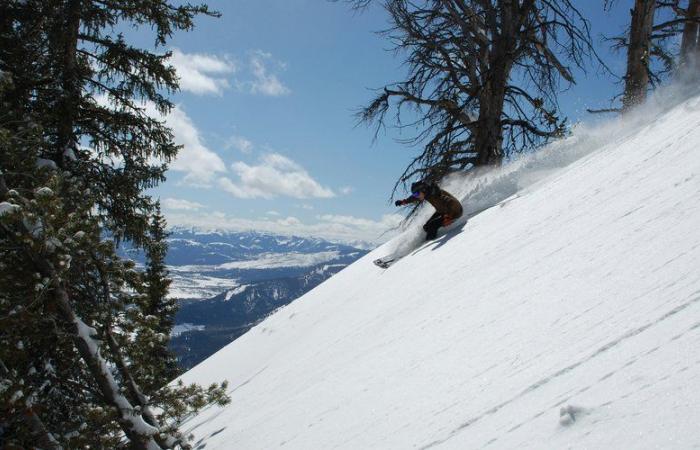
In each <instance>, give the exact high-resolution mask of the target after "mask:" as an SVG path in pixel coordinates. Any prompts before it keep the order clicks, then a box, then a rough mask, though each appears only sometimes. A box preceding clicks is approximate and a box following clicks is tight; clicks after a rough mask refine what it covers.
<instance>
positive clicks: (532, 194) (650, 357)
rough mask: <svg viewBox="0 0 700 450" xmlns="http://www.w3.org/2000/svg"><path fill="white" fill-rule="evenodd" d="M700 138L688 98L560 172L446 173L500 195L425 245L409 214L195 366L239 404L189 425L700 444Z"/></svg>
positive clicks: (538, 166) (379, 442)
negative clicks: (407, 222)
mask: <svg viewBox="0 0 700 450" xmlns="http://www.w3.org/2000/svg"><path fill="white" fill-rule="evenodd" d="M661 106H664V105H661ZM698 144H700V98H692V99H690V100H687V101H685V102H683V103H680V104H679V105H678V106H676V107H673V108H671V107H668V106H667V105H666V107H662V108H657V109H648V110H646V111H642V112H640V113H639V114H637V115H636V116H635V115H633V116H630V118H629V119H627V120H626V122H623V123H614V124H612V125H611V124H604V125H602V126H600V127H599V128H597V129H588V130H583V131H582V132H581V134H580V135H577V136H574V137H573V138H570V139H568V140H565V141H564V142H560V143H557V144H554V145H553V146H550V148H548V149H545V151H546V152H550V153H551V154H550V156H551V157H553V158H554V159H555V160H556V161H555V162H554V163H552V164H550V163H547V164H550V167H547V165H546V164H544V163H539V162H537V161H534V159H536V158H538V157H539V156H536V157H533V158H534V159H528V160H523V161H521V162H518V163H517V164H516V165H515V166H513V167H504V168H503V169H502V170H500V171H496V172H493V173H487V174H485V175H484V177H482V178H481V179H480V180H481V181H478V180H477V181H468V182H467V181H464V180H459V179H455V180H451V181H450V180H448V189H452V190H453V191H455V192H458V194H459V195H461V196H462V197H463V198H465V199H466V200H465V208H466V209H467V214H469V211H472V212H473V211H477V210H478V209H479V208H482V209H483V207H485V206H488V205H489V204H491V205H493V204H497V203H499V206H497V207H494V208H490V209H486V210H485V211H483V212H482V213H480V214H478V215H476V216H474V217H471V218H470V219H469V220H466V221H463V223H462V224H460V225H459V226H456V227H454V228H453V229H452V230H451V231H448V233H447V234H445V235H444V236H442V237H440V238H438V239H437V240H436V241H435V242H431V243H427V244H422V245H419V240H418V239H419V238H420V233H419V231H420V230H419V226H418V224H419V223H420V222H417V223H416V224H414V225H411V226H409V229H407V230H406V231H405V232H404V234H403V235H402V236H399V237H398V238H396V239H395V240H392V241H390V242H389V243H387V244H385V245H384V246H383V247H380V248H379V249H377V250H375V251H373V252H372V253H370V254H368V255H367V256H365V257H364V258H362V259H361V260H359V261H358V262H356V263H355V264H353V265H351V266H349V267H348V268H346V269H345V270H343V271H342V272H340V273H339V274H337V275H335V276H334V277H333V278H331V279H330V280H328V281H327V282H325V283H323V284H322V285H320V286H319V287H317V288H316V289H314V290H312V291H311V292H309V293H307V294H306V295H305V296H303V297H302V298H301V299H299V300H297V301H295V302H294V303H292V304H290V305H289V306H287V307H285V308H281V309H280V310H279V311H278V312H277V313H275V314H273V315H272V316H271V317H269V318H268V319H266V320H265V321H263V322H262V323H261V324H259V325H258V326H257V327H255V328H253V329H252V330H251V331H250V332H248V333H247V334H246V335H244V336H242V337H241V338H239V339H238V340H236V341H235V342H233V343H232V344H230V345H229V346H227V347H225V348H224V349H222V350H221V351H219V352H218V353H216V354H215V355H213V356H212V357H211V358H209V359H208V360H206V361H204V362H203V363H202V364H200V365H199V366H197V367H195V368H194V369H192V370H191V371H189V372H188V373H187V374H185V375H184V376H183V377H182V378H183V380H184V381H185V382H193V381H196V382H199V383H201V384H208V383H210V382H213V381H220V380H222V379H228V380H229V381H230V382H231V389H230V394H231V397H232V403H231V404H230V405H228V406H226V407H223V408H220V407H209V408H206V409H205V410H203V411H201V412H200V413H199V415H197V416H195V417H193V418H192V419H191V420H189V421H188V422H187V423H186V424H185V425H184V426H183V430H184V431H186V432H192V433H193V434H194V435H195V448H197V449H204V448H206V449H207V450H211V449H229V448H246V449H268V448H277V447H283V448H297V449H308V448H324V449H326V448H328V449H330V448H345V449H357V448H381V449H393V448H397V449H403V448H416V449H434V448H455V449H464V448H469V449H471V448H533V449H541V448H635V449H647V448H648V449H651V448H700V427H698V426H697V423H700V410H699V409H698V407H697V405H698V404H699V403H700V385H699V383H700V381H699V380H700V271H699V270H698V269H697V268H698V267H700V232H699V231H698V226H699V225H700V146H699V145H698ZM557 148H558V149H559V151H561V152H563V153H565V154H557V152H556V151H555V150H556V149H557ZM484 180H486V184H487V185H488V186H491V187H492V188H493V189H492V190H491V191H490V192H482V191H480V190H479V186H478V184H479V182H481V183H483V182H484ZM523 180H524V181H523ZM450 183H452V184H450ZM460 183H462V184H460ZM514 186H515V187H514ZM460 189H461V190H460ZM481 189H486V188H483V186H482V188H481ZM470 200H471V203H470ZM469 208H472V209H471V210H470V209H469ZM427 213H428V212H423V213H422V214H427ZM419 220H420V218H419ZM411 246H413V247H411ZM397 249H399V250H401V249H403V250H408V251H407V253H406V255H407V256H406V257H405V258H403V259H401V260H400V261H397V262H396V263H395V264H394V265H392V266H391V267H390V268H389V269H387V270H385V271H384V270H381V269H378V268H377V267H375V266H374V265H373V264H372V261H373V260H374V259H376V258H378V257H380V256H385V255H386V254H388V253H390V252H395V251H397Z"/></svg>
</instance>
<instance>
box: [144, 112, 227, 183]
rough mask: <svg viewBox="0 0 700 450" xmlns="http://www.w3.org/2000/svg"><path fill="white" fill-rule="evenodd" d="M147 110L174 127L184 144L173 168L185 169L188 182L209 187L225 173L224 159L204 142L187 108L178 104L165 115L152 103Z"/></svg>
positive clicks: (172, 164)
mask: <svg viewBox="0 0 700 450" xmlns="http://www.w3.org/2000/svg"><path fill="white" fill-rule="evenodd" d="M146 113H147V114H149V115H150V116H152V117H155V118H158V119H160V120H165V123H166V125H167V126H168V127H170V128H172V130H173V133H174V135H175V142H176V143H177V144H179V145H182V148H181V149H180V151H179V152H178V154H177V158H176V159H175V160H174V161H173V162H172V163H171V164H170V169H171V170H174V171H178V172H185V179H184V181H185V183H186V184H190V185H193V186H199V187H209V186H210V184H211V181H212V179H213V178H214V177H215V176H216V174H217V173H223V172H226V164H224V161H223V160H222V159H221V158H220V157H219V155H217V154H216V153H214V152H213V151H212V150H210V149H209V148H208V147H207V146H206V145H204V143H203V142H202V138H201V137H200V135H199V130H198V129H197V127H196V126H195V125H194V123H192V119H190V117H189V116H188V115H187V114H186V113H185V111H184V110H183V109H182V108H181V107H180V106H179V105H176V106H175V107H174V108H173V109H172V111H170V114H168V115H167V116H165V117H163V116H162V115H161V114H160V113H158V111H157V110H156V108H155V106H154V105H153V104H151V103H149V104H147V105H146Z"/></svg>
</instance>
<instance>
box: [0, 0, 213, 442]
mask: <svg viewBox="0 0 700 450" xmlns="http://www.w3.org/2000/svg"><path fill="white" fill-rule="evenodd" d="M200 13H202V14H212V13H210V12H209V11H208V9H207V8H206V6H190V5H184V6H174V5H172V4H171V3H170V2H169V1H165V0H137V1H131V2H98V1H93V0H51V1H44V0H26V1H6V2H2V3H0V104H1V105H2V109H1V110H0V149H2V151H0V375H2V377H1V380H0V446H2V447H4V448H13V447H14V448H31V447H34V446H37V445H40V446H41V447H45V448H61V447H63V448H87V447H90V448H123V447H130V448H174V447H178V446H179V447H183V448H187V447H188V445H187V444H186V439H185V437H183V436H182V435H181V434H180V432H179V431H178V428H179V424H180V423H181V421H182V420H183V418H184V417H185V416H186V415H187V414H189V413H191V412H192V411H194V410H196V409H198V408H201V407H202V406H204V405H205V404H206V403H207V402H211V401H215V402H219V403H225V402H226V401H227V397H226V395H225V389H226V384H225V383H223V384H221V385H212V386H210V387H208V388H207V389H202V388H200V387H197V386H194V385H192V386H184V385H182V383H176V384H168V385H165V384H164V383H166V382H167V381H169V380H170V379H171V377H172V375H174V373H173V372H172V369H173V365H172V358H171V355H169V354H165V353H163V349H167V347H166V346H167V336H168V334H169V327H170V326H171V325H172V314H174V311H173V310H172V308H171V306H172V305H169V304H168V301H167V300H166V297H165V295H166V292H167V286H168V281H167V279H166V276H167V273H166V271H165V270H164V266H163V258H164V255H165V251H166V248H165V247H164V237H165V236H164V234H163V226H164V224H163V220H162V217H160V214H159V212H158V209H157V205H156V203H155V202H154V201H153V200H152V199H151V198H150V197H148V196H147V195H145V194H144V192H143V190H144V189H146V188H149V187H152V186H154V185H156V184H157V183H158V182H159V181H161V180H162V179H163V178H164V173H165V170H166V168H167V162H168V161H169V160H170V159H172V158H173V157H174V156H175V155H176V152H177V149H178V147H177V146H176V145H175V144H174V143H173V141H172V132H171V130H169V129H168V128H167V127H165V126H164V124H163V123H161V122H159V121H158V120H156V119H154V118H152V117H151V116H149V115H148V114H147V112H146V109H147V107H148V108H154V109H156V110H159V111H161V112H167V111H168V110H169V108H170V107H171V106H172V105H171V103H170V102H169V101H168V100H167V98H166V97H165V95H167V93H168V92H172V91H174V90H175V89H177V78H176V74H175V72H174V69H173V68H172V67H170V66H168V65H167V57H168V54H167V52H166V53H160V54H158V53H154V52H151V51H148V50H144V49H139V48H136V47H134V46H131V45H130V44H128V42H127V40H126V39H125V38H124V36H122V35H118V34H117V35H115V32H114V29H115V28H116V27H117V26H121V25H124V24H126V25H128V24H132V25H148V26H152V27H153V29H154V31H155V35H156V45H157V46H162V45H164V44H165V43H166V40H167V38H168V37H169V36H170V35H171V34H172V33H173V32H174V31H177V30H187V29H190V28H191V27H192V25H193V18H194V16H195V15H197V14H200ZM154 159H158V160H160V161H161V162H160V163H158V164H153V163H152V161H153V160H154ZM149 224H150V227H149ZM106 231H108V232H109V234H110V235H111V236H113V238H114V239H116V240H121V239H129V240H131V241H133V242H134V243H135V244H136V245H137V246H140V247H141V248H144V249H145V250H146V251H147V253H148V254H149V261H150V262H149V267H148V269H147V271H146V272H145V273H141V272H139V271H137V270H136V269H135V266H134V263H133V262H131V261H124V260H122V259H120V258H119V257H118V256H117V254H116V251H115V247H116V245H115V242H114V241H113V240H112V239H106V238H105V237H104V236H105V232H106ZM154 313H155V314H160V316H158V315H155V314H154ZM147 355H148V356H147ZM159 355H160V356H159ZM161 356H162V358H161ZM163 377H165V378H163Z"/></svg>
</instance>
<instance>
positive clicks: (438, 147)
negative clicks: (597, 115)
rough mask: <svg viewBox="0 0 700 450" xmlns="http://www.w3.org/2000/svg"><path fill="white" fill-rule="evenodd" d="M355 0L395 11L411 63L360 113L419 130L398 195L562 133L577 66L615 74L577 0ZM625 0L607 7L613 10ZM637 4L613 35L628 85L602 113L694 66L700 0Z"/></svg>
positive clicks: (394, 25)
mask: <svg viewBox="0 0 700 450" xmlns="http://www.w3.org/2000/svg"><path fill="white" fill-rule="evenodd" d="M346 1H347V2H348V3H349V4H350V5H351V6H352V7H353V8H354V9H357V10H360V11H361V10H364V9H366V8H369V7H372V6H374V5H375V4H376V5H379V6H381V7H383V8H384V9H385V10H386V12H387V13H388V16H389V21H390V26H389V28H388V29H386V30H384V31H382V34H383V35H384V36H385V37H386V38H387V39H388V40H389V42H391V44H392V50H393V51H394V52H395V53H396V54H398V55H401V56H402V57H403V58H404V63H405V66H406V67H407V68H408V70H407V74H406V77H405V78H404V79H403V81H400V82H395V83H391V84H388V85H386V86H384V87H383V88H381V89H379V90H377V95H376V97H375V98H373V99H372V100H371V101H370V102H369V103H368V104H367V105H365V106H364V107H362V109H361V110H360V111H359V113H358V117H359V121H360V123H366V124H368V125H374V126H376V130H377V132H379V131H380V130H381V129H383V128H385V127H386V126H387V125H391V126H396V127H398V128H400V129H402V130H404V129H417V130H418V131H417V133H415V134H414V135H413V136H412V137H410V138H408V139H403V140H402V142H404V143H407V144H411V145H413V146H416V147H418V148H419V149H420V151H419V152H418V154H417V155H416V156H415V157H414V158H413V160H412V161H411V162H410V164H409V165H408V166H407V167H406V169H405V171H404V172H403V173H402V175H401V176H400V177H399V179H398V181H397V183H396V185H395V187H394V193H395V192H396V190H397V189H398V188H399V187H401V186H406V185H407V184H408V183H410V182H411V181H412V180H415V179H416V178H422V179H428V180H432V181H439V180H441V179H442V178H444V177H445V176H446V175H448V174H450V173H452V172H455V171H465V170H469V169H471V168H473V167H478V166H489V165H498V164H500V163H501V162H502V161H504V159H507V158H509V157H511V156H513V155H515V154H517V153H521V152H525V151H530V150H532V149H533V148H536V147H538V146H540V145H542V144H544V143H546V142H548V141H550V140H551V139H553V138H557V137H560V136H563V135H564V133H565V132H566V130H567V124H566V118H565V117H562V112H561V109H560V107H559V103H558V94H559V93H560V92H561V91H562V89H564V88H567V87H569V86H571V85H572V84H574V83H575V82H576V79H575V74H576V73H584V74H585V73H586V71H588V70H590V69H591V68H592V67H595V68H596V69H597V70H601V71H603V72H607V73H608V74H610V73H611V72H610V69H609V68H608V67H607V66H606V65H605V63H604V61H603V60H602V59H601V58H600V57H599V55H598V53H597V52H596V49H595V45H594V43H593V40H592V37H591V33H590V23H589V20H588V19H587V18H586V17H584V15H583V14H582V13H581V12H580V10H579V8H578V7H577V2H575V1H573V0H556V1H555V0H346ZM620 3H622V2H618V1H616V0H604V1H602V2H600V3H599V7H600V8H601V11H607V12H610V11H611V10H613V9H614V8H622V7H624V6H625V5H621V4H620ZM631 3H632V4H631V5H630V6H631V8H630V21H629V27H628V28H627V29H626V30H624V33H623V34H622V35H620V36H615V37H612V38H609V40H610V41H611V42H612V45H613V46H614V47H615V48H618V49H621V50H623V51H626V52H627V64H626V72H625V74H624V75H623V76H622V77H621V79H622V81H623V86H624V87H623V91H622V92H621V93H620V95H618V96H616V97H615V98H614V99H612V102H613V106H612V107H611V108H607V109H605V110H603V111H604V112H622V113H624V112H626V111H629V110H630V109H631V108H633V107H634V106H636V105H638V104H640V103H642V102H644V100H645V99H646V96H647V93H648V91H649V90H650V89H652V88H654V87H655V86H657V85H658V84H659V83H660V82H661V81H662V80H663V79H664V78H665V77H668V76H672V75H674V74H678V73H679V72H680V71H685V72H686V73H694V72H697V66H696V59H697V55H698V52H699V51H700V42H699V39H700V37H699V36H700V34H699V33H700V32H699V30H700V27H699V25H700V1H699V0H688V1H681V0H633V1H632V2H631ZM579 5H580V3H579ZM678 37H680V38H681V44H680V47H679V49H678V50H674V48H673V45H672V44H673V40H674V39H677V38H678ZM617 103H619V106H617V105H616V104H617ZM390 112H391V113H393V114H391V115H388V114H390ZM597 112H601V111H597Z"/></svg>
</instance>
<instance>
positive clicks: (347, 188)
mask: <svg viewBox="0 0 700 450" xmlns="http://www.w3.org/2000/svg"><path fill="white" fill-rule="evenodd" d="M354 190H355V188H353V187H352V186H343V187H341V188H340V193H341V194H343V195H349V194H351V193H352V192H353V191H354Z"/></svg>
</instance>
